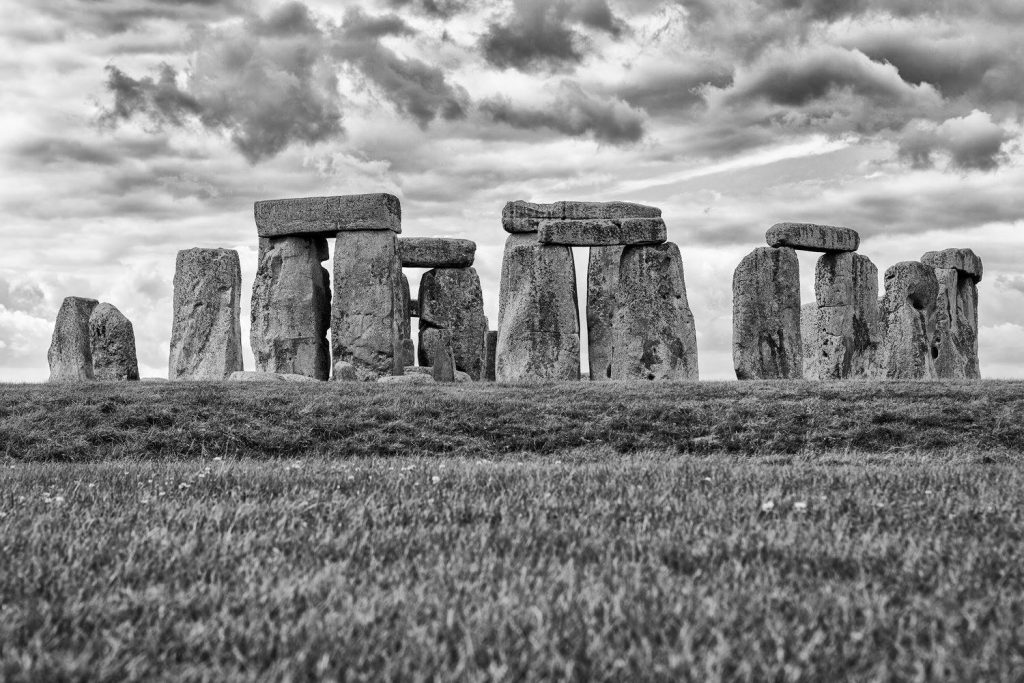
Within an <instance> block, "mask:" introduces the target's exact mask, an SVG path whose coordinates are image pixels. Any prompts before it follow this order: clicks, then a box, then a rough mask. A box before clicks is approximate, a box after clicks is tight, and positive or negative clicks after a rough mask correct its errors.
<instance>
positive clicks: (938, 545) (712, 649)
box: [0, 382, 1024, 681]
mask: <svg viewBox="0 0 1024 683" xmlns="http://www.w3.org/2000/svg"><path fill="white" fill-rule="evenodd" d="M1022 425H1024V384H1020V383H1009V382H985V383H976V384H959V385H938V384H883V385H870V384H851V385H840V384H834V385H832V384H826V385H819V384H813V383H792V384H747V385H739V384H707V385H705V384H701V385H674V386H673V385H667V386H666V385H659V386H649V385H617V386H600V385H589V384H585V383H581V385H579V386H575V385H573V386H565V385H563V386H546V385H542V386H534V387H493V386H492V387H461V388H439V387H418V388H414V389H411V390H410V389H409V388H406V389H404V390H401V391H399V390H396V389H394V388H379V387H346V388H344V390H342V389H341V388H338V387H329V386H328V387H314V388H313V389H312V390H311V389H310V388H308V387H292V386H284V387H278V386H274V387H273V388H272V389H271V388H266V387H253V386H228V385H170V384H167V385H141V386H133V387H129V388H127V389H124V388H123V387H117V386H112V385H102V384H98V385H89V386H79V387H29V386H11V385H7V386H3V387H0V440H2V442H3V444H4V445H3V446H2V448H3V450H2V459H0V463H2V468H0V680H12V681H13V680H22V679H25V680H62V679H63V680H79V679H84V678H89V679H125V678H136V679H146V680H153V679H160V678H164V679H175V680H180V679H198V680H202V679H207V680H248V679H254V678H262V679H268V680H277V679H282V678H287V677H291V678H293V679H299V680H302V679H311V678H313V679H325V678H326V679H330V678H335V679H338V680H360V679H379V678H391V679H403V680H404V679H408V680H416V679H425V680H429V679H433V680H447V679H460V680H488V679H497V680H522V679H524V678H527V679H530V678H532V679H574V680H594V679H606V680H629V679H635V680H648V679H652V678H653V679H663V680H755V681H763V680H937V679H945V680H956V681H960V680H1021V679H1022V678H1024V454H1022V450H1024V449H1022V448H1021V445H1022V444H1024V435H1022V434H1021V430H1022V429H1024V426H1022Z"/></svg>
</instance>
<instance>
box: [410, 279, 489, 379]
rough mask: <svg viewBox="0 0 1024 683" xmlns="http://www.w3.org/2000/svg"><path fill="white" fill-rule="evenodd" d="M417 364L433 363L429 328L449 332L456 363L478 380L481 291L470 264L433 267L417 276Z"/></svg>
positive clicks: (484, 328) (481, 346) (484, 322)
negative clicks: (418, 332)
mask: <svg viewBox="0 0 1024 683" xmlns="http://www.w3.org/2000/svg"><path fill="white" fill-rule="evenodd" d="M419 302H420V335H419V336H420V340H419V362H420V365H430V366H433V365H434V364H435V362H434V357H433V355H432V354H433V348H434V346H433V343H428V340H427V338H426V337H425V335H429V334H431V333H429V332H428V330H430V329H432V328H442V329H445V330H447V331H448V332H450V334H451V346H452V350H453V351H454V353H455V367H456V368H458V369H459V370H462V371H463V372H466V373H469V375H470V376H471V377H472V378H473V379H474V380H479V379H480V377H481V376H482V375H483V371H484V357H483V356H484V334H485V333H486V332H487V318H486V317H485V316H484V295H483V290H482V289H481V287H480V277H479V276H478V275H477V272H476V270H475V269H473V268H434V269H432V270H428V271H427V272H425V273H424V274H423V277H422V278H420V291H419ZM431 341H432V340H431Z"/></svg>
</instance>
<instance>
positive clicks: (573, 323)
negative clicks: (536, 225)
mask: <svg viewBox="0 0 1024 683" xmlns="http://www.w3.org/2000/svg"><path fill="white" fill-rule="evenodd" d="M495 376H496V379H497V381H499V382H515V381H520V380H573V381H575V380H579V378H580V318H579V309H578V304H577V299H576V270H575V266H574V264H573V257H572V248H571V247H561V246H549V245H543V244H538V243H537V234H536V233H523V234H513V235H510V236H509V237H508V239H507V240H506V241H505V255H504V260H503V261H502V266H501V290H500V294H499V302H498V341H497V351H496V360H495Z"/></svg>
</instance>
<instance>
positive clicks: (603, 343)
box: [587, 246, 625, 382]
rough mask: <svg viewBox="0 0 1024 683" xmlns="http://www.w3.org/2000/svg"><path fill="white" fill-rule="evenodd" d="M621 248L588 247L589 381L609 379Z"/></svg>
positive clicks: (610, 376) (610, 375)
mask: <svg viewBox="0 0 1024 683" xmlns="http://www.w3.org/2000/svg"><path fill="white" fill-rule="evenodd" d="M624 248H625V247H619V246H612V247H591V248H590V260H589V263H588V264H587V355H588V359H589V362H588V365H589V369H590V379H591V381H595V382H597V381H601V380H607V379H611V378H612V344H613V336H612V324H613V323H614V322H615V294H616V292H617V291H618V286H619V262H620V261H621V260H622V250H623V249H624Z"/></svg>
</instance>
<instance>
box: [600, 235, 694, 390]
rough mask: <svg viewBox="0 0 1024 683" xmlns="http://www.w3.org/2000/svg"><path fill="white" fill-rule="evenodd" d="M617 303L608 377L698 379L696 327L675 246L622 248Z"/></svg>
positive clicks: (659, 245)
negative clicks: (609, 374)
mask: <svg viewBox="0 0 1024 683" xmlns="http://www.w3.org/2000/svg"><path fill="white" fill-rule="evenodd" d="M615 301H616V303H615V319H614V320H615V322H614V325H613V328H612V334H613V337H614V342H613V344H612V361H611V366H612V379H616V380H637V379H641V380H682V381H694V382H695V381H697V379H698V372H697V328H696V326H695V325H694V322H693V314H692V313H691V312H690V304H689V302H688V300H687V298H686V280H685V278H684V277H683V258H682V256H681V255H680V253H679V247H678V246H676V245H675V244H674V243H672V242H667V243H665V244H658V245H648V246H630V247H626V248H625V249H624V250H623V251H622V259H621V265H620V267H619V282H618V287H617V291H616V297H615Z"/></svg>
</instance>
